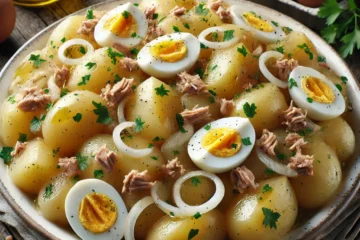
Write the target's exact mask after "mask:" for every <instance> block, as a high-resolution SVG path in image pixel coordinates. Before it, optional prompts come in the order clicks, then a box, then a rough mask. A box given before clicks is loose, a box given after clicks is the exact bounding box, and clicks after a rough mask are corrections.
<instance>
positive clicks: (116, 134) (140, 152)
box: [113, 122, 153, 158]
mask: <svg viewBox="0 0 360 240" xmlns="http://www.w3.org/2000/svg"><path fill="white" fill-rule="evenodd" d="M134 124H135V123H134V122H122V123H120V124H119V125H117V126H116V127H115V129H114V131H113V141H114V143H115V145H116V147H117V148H118V149H119V150H120V151H121V152H123V153H125V154H126V155H128V156H130V157H135V158H140V157H145V156H147V155H149V154H150V153H151V152H152V151H153V149H152V148H143V149H135V148H131V147H129V146H127V145H126V144H125V143H124V142H123V141H122V139H121V136H120V134H121V132H122V131H123V130H124V129H126V128H130V127H132V126H133V125H134Z"/></svg>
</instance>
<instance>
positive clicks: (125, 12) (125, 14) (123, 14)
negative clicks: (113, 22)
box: [121, 11, 130, 18]
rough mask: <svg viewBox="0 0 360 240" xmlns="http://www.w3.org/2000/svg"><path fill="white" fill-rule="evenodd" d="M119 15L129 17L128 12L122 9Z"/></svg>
mask: <svg viewBox="0 0 360 240" xmlns="http://www.w3.org/2000/svg"><path fill="white" fill-rule="evenodd" d="M121 15H122V16H123V17H124V18H129V17H130V13H129V12H128V11H123V12H122V13H121Z"/></svg>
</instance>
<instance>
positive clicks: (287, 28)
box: [282, 27, 293, 34]
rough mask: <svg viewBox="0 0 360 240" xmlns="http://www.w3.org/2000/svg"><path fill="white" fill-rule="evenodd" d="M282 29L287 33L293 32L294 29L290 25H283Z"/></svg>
mask: <svg viewBox="0 0 360 240" xmlns="http://www.w3.org/2000/svg"><path fill="white" fill-rule="evenodd" d="M282 30H283V31H284V32H285V34H289V33H291V32H292V31H293V30H292V29H291V28H289V27H283V28H282Z"/></svg>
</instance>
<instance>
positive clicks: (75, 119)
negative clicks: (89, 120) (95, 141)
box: [73, 113, 82, 122]
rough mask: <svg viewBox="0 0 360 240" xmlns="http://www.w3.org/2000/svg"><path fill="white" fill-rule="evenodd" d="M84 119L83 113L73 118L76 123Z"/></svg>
mask: <svg viewBox="0 0 360 240" xmlns="http://www.w3.org/2000/svg"><path fill="white" fill-rule="evenodd" d="M81 118H82V114H81V113H77V114H76V115H75V116H73V119H74V121H75V122H80V121H81Z"/></svg>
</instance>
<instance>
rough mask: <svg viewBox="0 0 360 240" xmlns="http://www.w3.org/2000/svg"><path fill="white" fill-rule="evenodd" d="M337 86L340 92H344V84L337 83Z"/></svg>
mask: <svg viewBox="0 0 360 240" xmlns="http://www.w3.org/2000/svg"><path fill="white" fill-rule="evenodd" d="M335 86H336V87H337V89H339V91H340V92H342V86H341V85H340V84H336V85H335Z"/></svg>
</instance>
